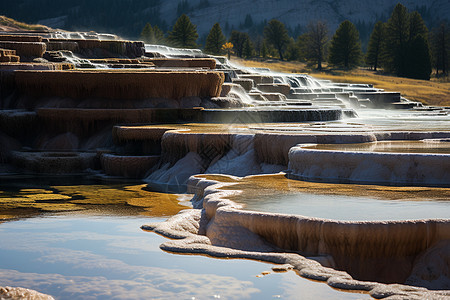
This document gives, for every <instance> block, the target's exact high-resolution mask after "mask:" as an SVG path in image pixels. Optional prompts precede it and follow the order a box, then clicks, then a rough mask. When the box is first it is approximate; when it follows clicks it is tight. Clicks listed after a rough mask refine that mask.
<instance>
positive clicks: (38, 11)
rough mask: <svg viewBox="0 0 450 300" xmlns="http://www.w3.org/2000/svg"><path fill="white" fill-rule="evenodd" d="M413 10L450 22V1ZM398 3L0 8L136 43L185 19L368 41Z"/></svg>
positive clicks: (246, 1) (241, 1)
mask: <svg viewBox="0 0 450 300" xmlns="http://www.w3.org/2000/svg"><path fill="white" fill-rule="evenodd" d="M402 4H404V5H405V6H406V7H408V8H409V9H410V10H419V12H420V13H421V15H422V16H423V17H424V19H425V21H426V22H427V25H428V26H429V27H433V26H435V25H436V24H438V23H439V22H440V21H441V20H443V19H448V18H449V16H450V2H449V1H448V0H424V1H422V0H403V1H402ZM394 5H395V2H392V1H391V0H347V1H337V0H302V1H290V0H279V1H276V0H258V1H256V0H193V1H186V0H184V1H182V0H165V1H162V0H123V1H109V0H95V1H89V0H80V1H58V2H55V1H48V0H16V1H14V4H11V2H8V1H1V2H0V15H6V16H9V17H12V18H15V19H18V20H21V21H24V22H28V23H40V24H44V25H48V26H50V27H56V28H61V29H67V30H96V31H103V32H110V33H115V34H119V35H122V36H124V37H129V38H137V37H138V35H139V33H140V31H141V30H142V28H143V26H144V25H145V23H147V22H150V23H151V24H152V25H158V26H159V27H161V28H162V29H163V30H168V29H170V26H171V25H172V24H173V23H174V21H175V19H176V18H177V16H178V15H180V14H181V13H186V14H187V15H188V16H189V17H190V18H191V20H192V22H193V23H194V24H196V25H197V28H198V32H199V35H200V36H201V37H202V36H205V35H206V34H207V32H208V31H209V30H210V28H211V27H212V25H213V24H214V23H216V22H219V23H220V24H221V26H222V28H223V29H224V31H225V32H226V33H229V32H230V31H231V30H232V29H238V30H249V31H252V30H254V31H257V32H261V31H260V29H262V26H264V22H265V21H268V20H270V19H272V18H276V19H279V20H281V21H283V22H284V23H285V24H286V25H287V26H288V27H289V28H290V32H291V34H293V35H295V34H298V33H300V32H302V31H303V30H305V26H307V24H308V23H309V22H310V21H314V20H325V21H326V22H327V23H328V25H329V27H330V31H334V30H335V29H336V27H337V25H338V24H339V23H340V22H342V21H343V20H345V19H349V20H350V21H352V22H353V23H355V24H356V25H357V27H358V29H359V30H360V32H361V35H363V36H364V35H368V34H369V33H370V31H371V30H372V25H373V24H374V23H375V21H376V20H385V19H386V18H387V17H388V16H389V15H390V13H391V11H392V8H393V7H394Z"/></svg>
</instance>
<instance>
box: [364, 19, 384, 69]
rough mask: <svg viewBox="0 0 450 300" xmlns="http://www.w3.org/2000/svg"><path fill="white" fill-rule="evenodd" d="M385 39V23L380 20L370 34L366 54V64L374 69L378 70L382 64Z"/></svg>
mask: <svg viewBox="0 0 450 300" xmlns="http://www.w3.org/2000/svg"><path fill="white" fill-rule="evenodd" d="M383 39H384V25H383V23H382V22H381V21H378V22H377V23H376V24H375V27H374V28H373V31H372V34H371V35H370V39H369V46H368V49H367V56H366V64H367V65H369V66H371V67H372V68H373V69H374V71H376V70H377V68H378V66H379V65H380V61H381V51H382V43H383Z"/></svg>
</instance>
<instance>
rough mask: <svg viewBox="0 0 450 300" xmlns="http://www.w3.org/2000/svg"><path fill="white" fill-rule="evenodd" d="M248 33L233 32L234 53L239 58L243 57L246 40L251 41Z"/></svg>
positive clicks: (231, 40)
mask: <svg viewBox="0 0 450 300" xmlns="http://www.w3.org/2000/svg"><path fill="white" fill-rule="evenodd" d="M249 39H250V36H249V35H248V33H245V32H240V31H237V30H233V31H232V32H231V37H230V42H231V43H232V44H233V45H234V51H235V53H236V55H237V56H238V57H243V55H244V54H243V53H244V44H245V41H246V40H249Z"/></svg>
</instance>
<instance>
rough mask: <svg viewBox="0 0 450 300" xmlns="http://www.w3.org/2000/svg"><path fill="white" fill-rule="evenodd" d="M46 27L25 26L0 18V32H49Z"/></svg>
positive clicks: (9, 19) (6, 18)
mask: <svg viewBox="0 0 450 300" xmlns="http://www.w3.org/2000/svg"><path fill="white" fill-rule="evenodd" d="M49 29H50V28H48V27H47V26H44V25H37V24H31V25H30V24H26V23H22V22H19V21H16V20H14V19H11V18H8V17H5V16H0V31H16V30H38V31H39V30H44V31H45V30H49Z"/></svg>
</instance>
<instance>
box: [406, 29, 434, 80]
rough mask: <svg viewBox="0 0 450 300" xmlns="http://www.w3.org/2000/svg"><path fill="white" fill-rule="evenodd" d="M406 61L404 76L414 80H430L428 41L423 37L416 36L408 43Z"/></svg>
mask: <svg viewBox="0 0 450 300" xmlns="http://www.w3.org/2000/svg"><path fill="white" fill-rule="evenodd" d="M408 45H409V49H408V52H407V57H406V61H407V62H408V64H407V66H406V76H407V77H409V78H416V79H425V80H429V79H430V74H431V59H430V52H429V46H428V40H427V39H426V37H425V36H423V35H421V34H420V35H418V36H416V37H414V38H413V40H411V41H410V42H409V43H408Z"/></svg>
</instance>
